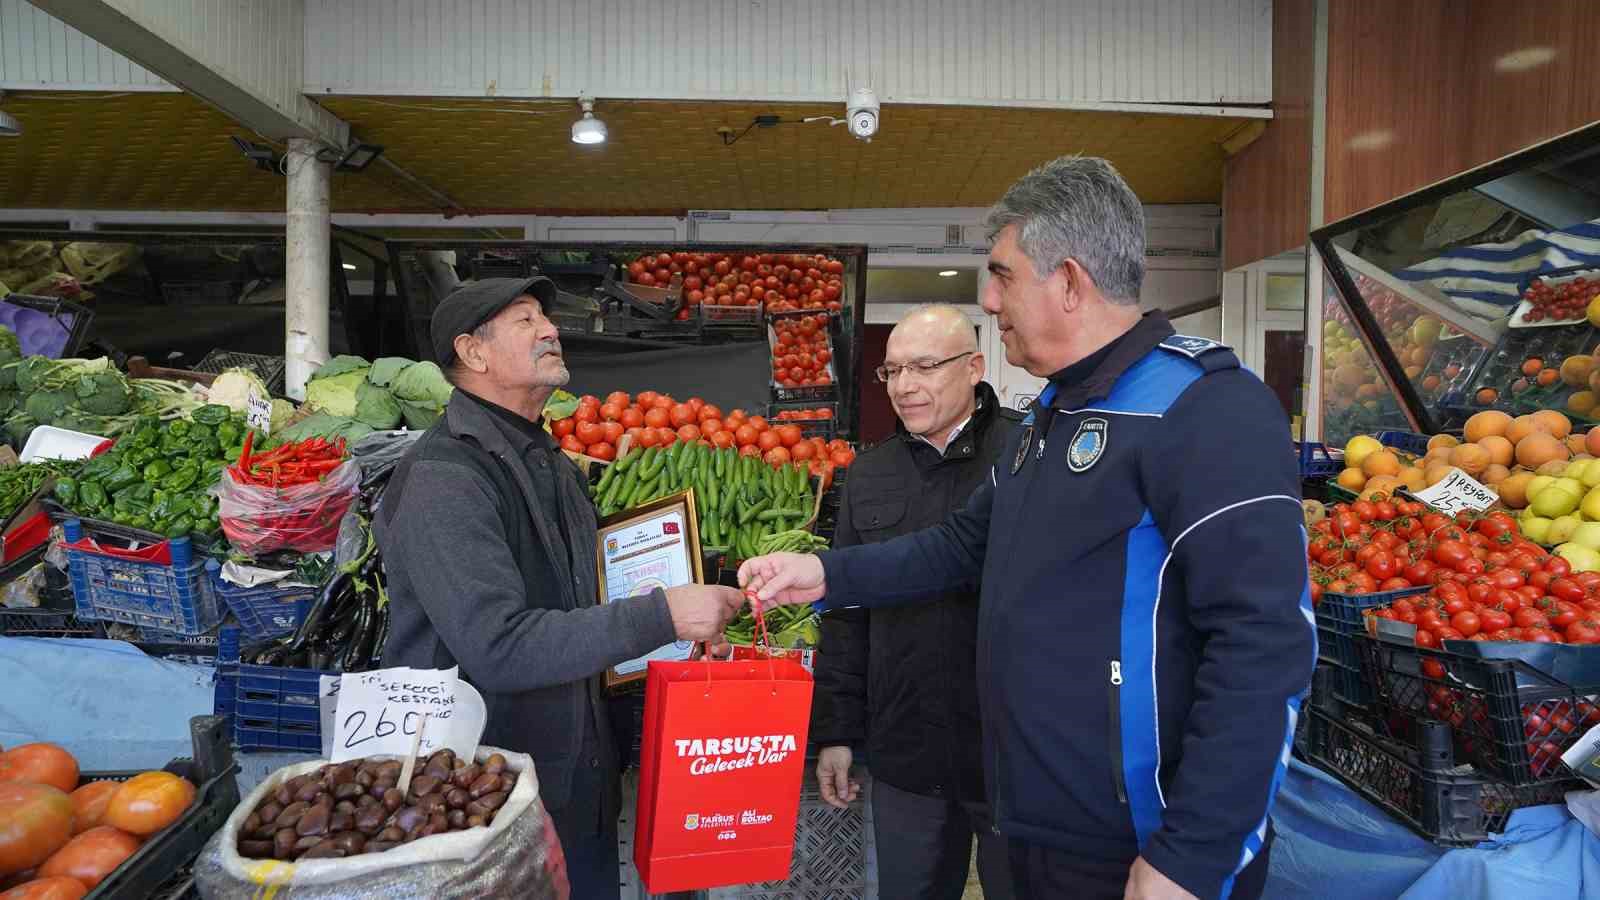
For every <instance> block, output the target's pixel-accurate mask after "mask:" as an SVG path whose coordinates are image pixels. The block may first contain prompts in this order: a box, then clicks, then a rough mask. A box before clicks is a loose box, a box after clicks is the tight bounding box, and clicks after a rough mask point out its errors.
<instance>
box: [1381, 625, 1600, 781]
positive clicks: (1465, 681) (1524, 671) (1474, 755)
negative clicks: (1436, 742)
mask: <svg viewBox="0 0 1600 900" xmlns="http://www.w3.org/2000/svg"><path fill="white" fill-rule="evenodd" d="M1355 641H1356V648H1357V651H1358V652H1359V654H1360V658H1361V666H1362V677H1363V679H1364V680H1365V681H1366V683H1367V685H1368V686H1369V687H1370V688H1371V689H1372V693H1373V698H1374V701H1373V702H1374V706H1375V708H1376V709H1377V710H1378V711H1379V712H1380V713H1382V714H1383V715H1384V716H1385V718H1386V719H1387V720H1388V721H1389V722H1390V723H1391V727H1393V728H1394V729H1395V731H1396V733H1399V734H1411V735H1415V734H1417V733H1420V732H1421V731H1422V730H1423V729H1424V728H1425V727H1426V726H1428V725H1430V724H1433V723H1437V722H1443V723H1445V724H1447V725H1449V726H1451V728H1452V729H1453V731H1454V739H1455V747H1456V753H1457V755H1458V757H1459V758H1461V759H1463V760H1469V761H1471V762H1472V763H1473V765H1475V766H1477V767H1478V769H1480V770H1481V771H1483V772H1485V773H1487V774H1491V775H1494V776H1495V777H1497V778H1501V779H1504V780H1505V781H1507V782H1509V783H1511V784H1514V785H1525V784H1532V783H1535V782H1540V781H1550V780H1554V779H1561V778H1571V777H1572V772H1571V770H1570V769H1568V768H1567V766H1566V764H1565V763H1563V762H1562V761H1561V754H1563V753H1565V752H1566V751H1567V749H1568V748H1570V747H1571V746H1572V745H1573V744H1574V743H1576V742H1577V740H1578V738H1580V737H1581V736H1582V735H1583V734H1584V732H1586V731H1587V730H1588V729H1590V728H1592V727H1594V726H1595V725H1597V724H1600V684H1581V685H1571V684H1567V683H1565V682H1563V681H1561V680H1560V679H1558V678H1555V677H1553V676H1551V675H1550V674H1548V673H1546V672H1544V671H1542V670H1540V669H1539V668H1537V667H1536V666H1533V665H1530V664H1529V663H1526V662H1523V661H1522V660H1518V659H1482V658H1478V657H1472V656H1466V655H1463V654H1460V653H1452V652H1450V651H1448V650H1437V649H1433V648H1428V647H1416V646H1408V645H1406V644H1401V643H1396V642H1394V641H1389V640H1379V639H1377V638H1373V637H1371V636H1369V635H1365V634H1361V635H1357V636H1356V638H1355Z"/></svg>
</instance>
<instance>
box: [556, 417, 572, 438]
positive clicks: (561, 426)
mask: <svg viewBox="0 0 1600 900" xmlns="http://www.w3.org/2000/svg"><path fill="white" fill-rule="evenodd" d="M577 425H578V423H577V420H576V419H574V418H572V417H571V416H568V417H567V418H565V419H557V420H555V421H554V422H551V423H550V433H551V434H553V435H555V437H556V440H560V439H562V438H564V437H566V436H567V435H569V434H571V433H572V432H573V431H574V430H575V429H576V428H577Z"/></svg>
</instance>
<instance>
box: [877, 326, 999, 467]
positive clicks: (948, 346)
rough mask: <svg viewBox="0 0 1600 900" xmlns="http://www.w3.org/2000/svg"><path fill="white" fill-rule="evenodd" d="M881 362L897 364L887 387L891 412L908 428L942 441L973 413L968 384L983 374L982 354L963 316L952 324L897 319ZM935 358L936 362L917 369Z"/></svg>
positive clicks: (890, 364)
mask: <svg viewBox="0 0 1600 900" xmlns="http://www.w3.org/2000/svg"><path fill="white" fill-rule="evenodd" d="M952 357H953V358H952ZM883 362H884V366H885V367H886V368H889V369H890V370H898V371H897V372H896V374H895V375H894V376H893V377H891V378H890V379H889V383H888V384H887V385H885V387H887V388H888V390H889V402H890V403H891V404H892V405H893V406H894V413H895V415H897V416H899V417H900V422H901V423H902V424H904V425H905V427H906V430H907V431H909V432H911V433H912V434H920V435H925V436H927V437H928V438H929V439H930V440H934V441H935V442H938V443H941V444H942V442H943V441H944V439H945V438H946V437H948V436H949V433H950V430H951V429H953V428H955V427H956V426H957V425H959V424H961V420H962V419H964V418H966V417H967V416H969V415H971V414H972V403H973V394H972V389H973V387H974V386H976V385H977V383H978V382H979V381H982V380H983V357H982V356H981V355H979V354H978V352H977V345H976V342H975V338H974V337H973V334H972V326H971V325H970V324H968V323H966V322H965V321H961V322H956V323H954V327H952V323H951V322H949V321H946V320H944V319H942V318H937V317H916V318H912V319H908V320H906V321H904V322H901V323H900V324H899V325H896V326H895V328H894V331H892V332H890V333H889V343H888V346H887V347H886V348H885V352H884V357H883ZM936 363H937V364H940V365H938V366H937V367H936V368H933V369H930V370H928V371H921V370H920V369H922V368H926V367H927V366H928V365H930V364H936ZM919 364H920V366H919Z"/></svg>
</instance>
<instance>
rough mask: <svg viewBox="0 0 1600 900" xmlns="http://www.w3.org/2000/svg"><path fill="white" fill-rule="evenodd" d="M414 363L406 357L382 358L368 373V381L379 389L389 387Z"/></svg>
mask: <svg viewBox="0 0 1600 900" xmlns="http://www.w3.org/2000/svg"><path fill="white" fill-rule="evenodd" d="M412 363H413V360H409V359H406V358H405V357H404V356H385V357H381V358H379V359H377V360H376V361H374V362H373V363H372V370H371V371H369V372H368V373H367V380H368V381H370V382H372V383H373V384H375V385H377V386H378V387H388V386H389V385H390V383H391V382H393V381H394V380H395V378H397V377H398V376H399V375H400V373H401V372H403V371H405V370H406V368H407V367H409V366H410V365H411V364H412Z"/></svg>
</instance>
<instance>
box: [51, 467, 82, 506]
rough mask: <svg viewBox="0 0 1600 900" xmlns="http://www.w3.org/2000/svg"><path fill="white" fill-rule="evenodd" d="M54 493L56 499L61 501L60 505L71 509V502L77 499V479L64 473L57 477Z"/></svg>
mask: <svg viewBox="0 0 1600 900" xmlns="http://www.w3.org/2000/svg"><path fill="white" fill-rule="evenodd" d="M55 495H56V499H57V500H59V501H61V505H62V506H65V507H67V508H68V509H71V508H72V504H74V503H76V502H77V500H78V480H77V479H76V478H71V477H68V476H66V475H63V476H61V477H60V478H57V479H56V489H55Z"/></svg>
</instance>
